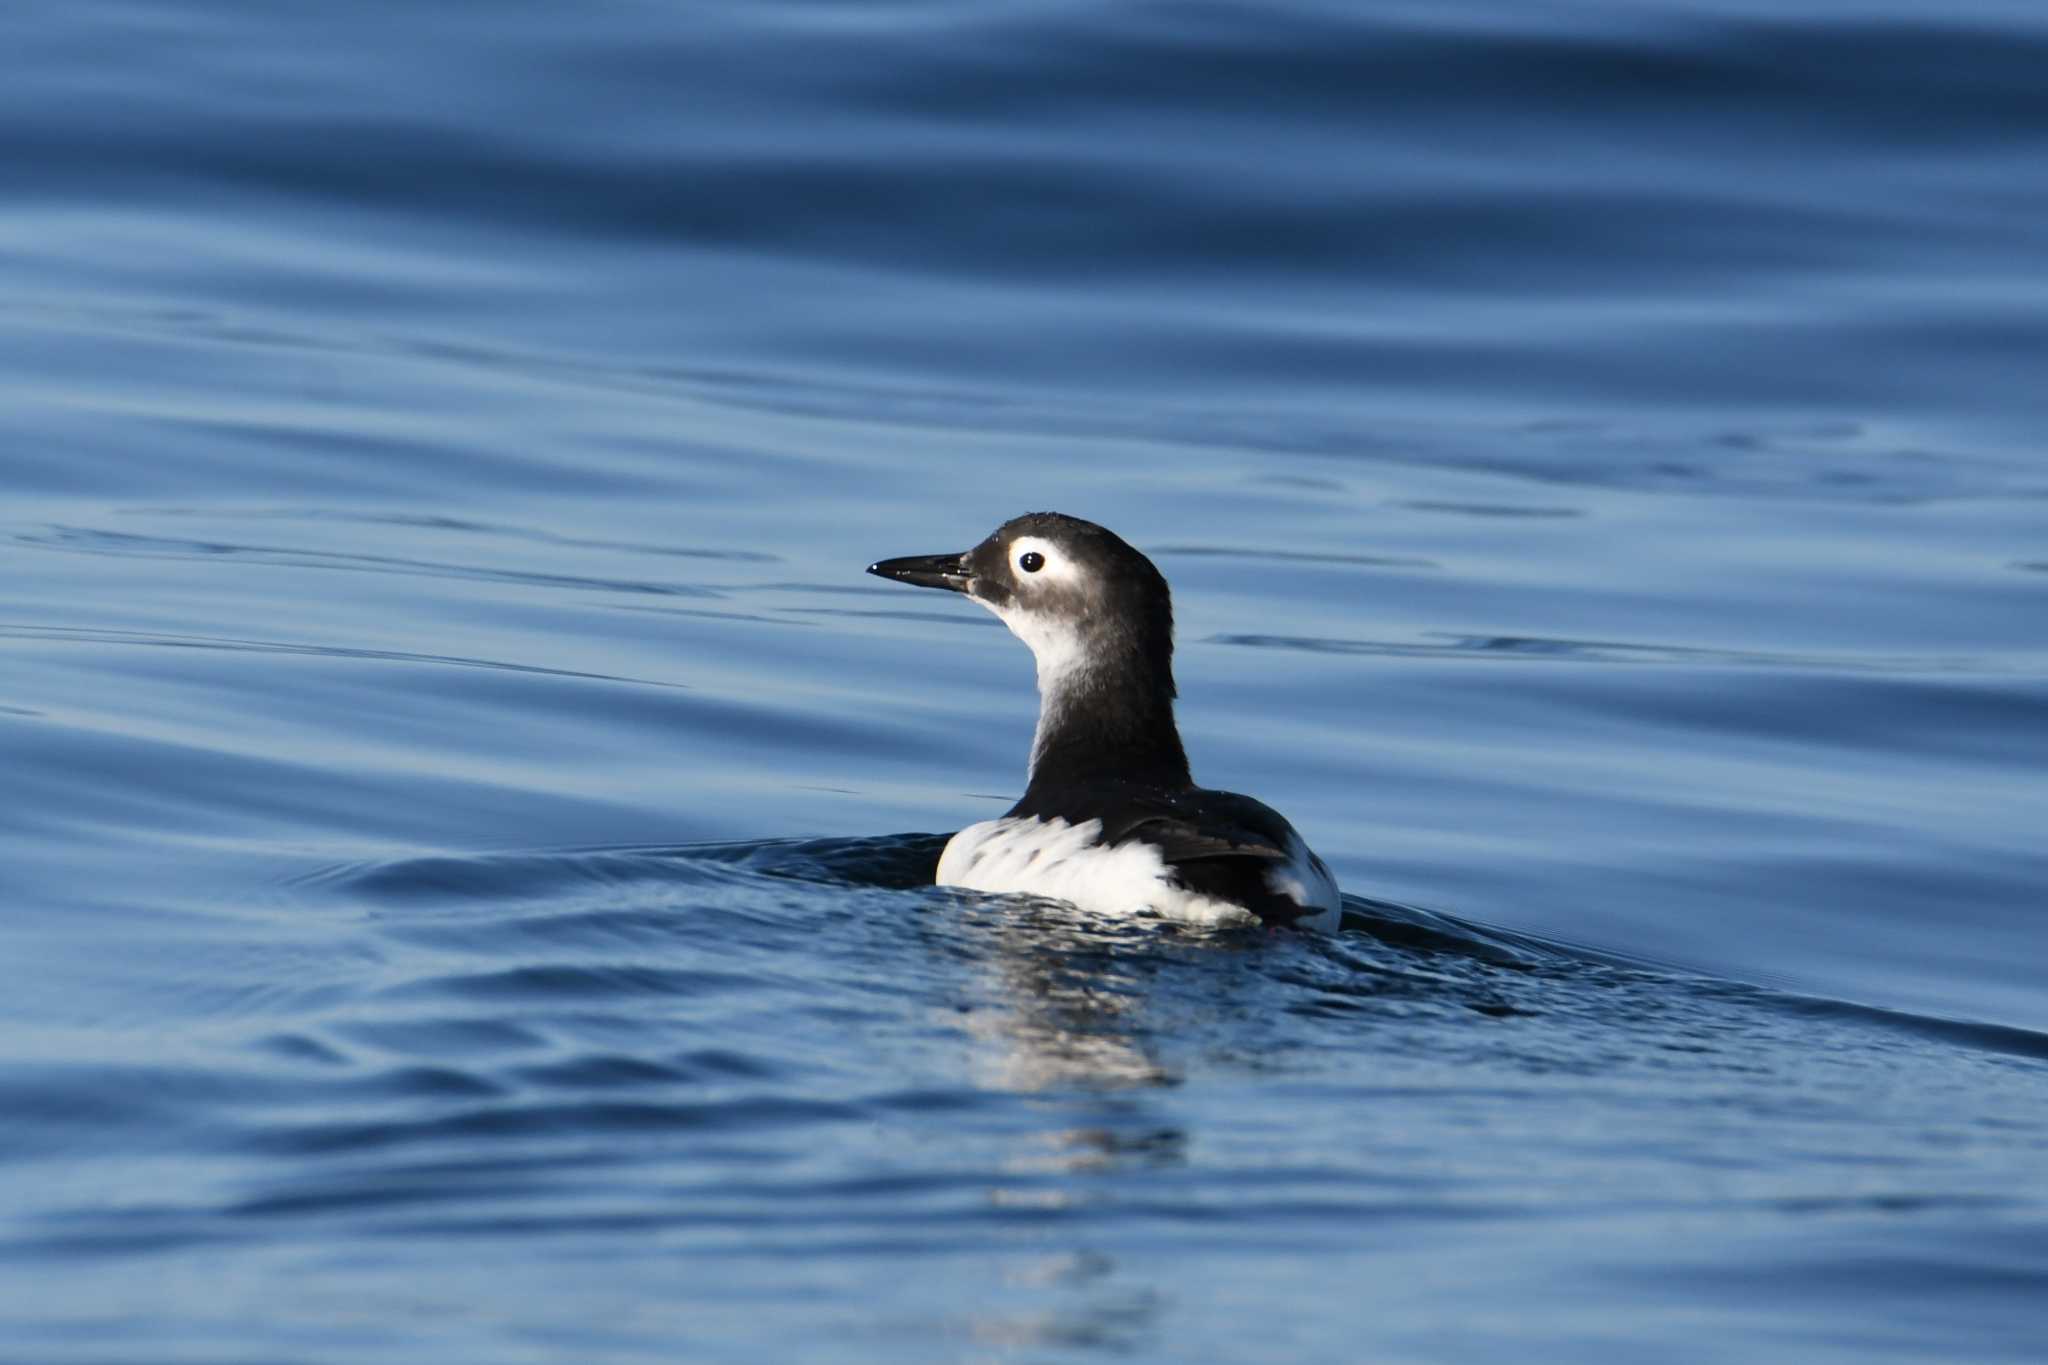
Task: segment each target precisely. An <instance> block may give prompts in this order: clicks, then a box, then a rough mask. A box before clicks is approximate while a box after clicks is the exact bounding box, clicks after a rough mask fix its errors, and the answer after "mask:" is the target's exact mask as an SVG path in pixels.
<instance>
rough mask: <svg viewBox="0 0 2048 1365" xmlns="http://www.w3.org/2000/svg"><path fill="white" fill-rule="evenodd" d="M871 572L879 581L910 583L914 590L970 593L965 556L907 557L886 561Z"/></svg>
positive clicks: (869, 569)
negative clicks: (924, 589) (927, 589)
mask: <svg viewBox="0 0 2048 1365" xmlns="http://www.w3.org/2000/svg"><path fill="white" fill-rule="evenodd" d="M868 572H869V573H871V574H874V575H875V576H876V577H878V578H893V579H895V580H896V581H897V582H898V583H908V584H910V585H912V586H913V587H919V588H944V589H946V590H947V591H948V592H966V591H967V577H968V575H967V556H966V555H905V556H904V557H903V558H901V559H885V560H883V561H882V562H881V563H879V564H870V565H868Z"/></svg>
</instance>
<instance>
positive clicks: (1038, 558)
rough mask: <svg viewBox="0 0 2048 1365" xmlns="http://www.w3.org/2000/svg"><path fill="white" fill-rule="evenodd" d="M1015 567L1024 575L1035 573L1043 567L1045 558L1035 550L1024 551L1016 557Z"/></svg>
mask: <svg viewBox="0 0 2048 1365" xmlns="http://www.w3.org/2000/svg"><path fill="white" fill-rule="evenodd" d="M1017 567H1018V568H1020V569H1022V570H1023V571H1024V572H1025V573H1037V572H1038V571H1039V570H1040V569H1042V568H1044V567H1045V556H1044V555H1042V554H1040V553H1038V551H1036V550H1026V551H1025V552H1024V553H1023V554H1021V555H1018V556H1017Z"/></svg>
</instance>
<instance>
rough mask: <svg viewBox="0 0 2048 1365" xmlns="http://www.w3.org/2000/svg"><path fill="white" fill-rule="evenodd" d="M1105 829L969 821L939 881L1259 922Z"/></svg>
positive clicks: (1198, 920)
mask: <svg viewBox="0 0 2048 1365" xmlns="http://www.w3.org/2000/svg"><path fill="white" fill-rule="evenodd" d="M1101 833H1102V822H1101V821H1100V820H1084V821H1082V822H1081V823H1080V824H1078V825H1070V824H1068V823H1067V822H1066V821H1065V820H1058V819H1055V820H1039V819H1036V818H1025V819H1016V820H1009V819H1005V820H988V821H984V822H983V823H981V824H979V825H969V826H968V827H967V828H966V829H963V830H961V831H960V832H959V833H958V834H956V835H954V836H953V838H952V841H951V842H950V843H948V844H947V845H946V851H945V853H944V854H942V855H941V856H940V858H939V874H938V877H937V878H936V880H937V882H938V884H939V885H940V886H964V887H966V888H968V889H969V890H971V891H1020V892H1024V893H1026V894H1029V895H1033V896H1050V897H1052V898H1054V899H1056V900H1063V901H1071V902H1073V903H1074V904H1075V905H1078V906H1080V907H1081V908H1082V909H1083V910H1088V911H1092V912H1094V913H1096V914H1100V915H1136V914H1145V913H1147V912H1150V913H1153V914H1157V915H1162V916H1164V917H1166V918H1168V919H1177V920H1183V921H1185V922H1187V923H1190V924H1240V925H1241V924H1257V923H1258V917H1257V916H1255V915H1253V914H1252V913H1251V912H1250V911H1249V910H1246V909H1244V908H1243V907H1242V906H1237V905H1232V904H1230V903H1229V902H1228V901H1220V900H1216V899H1214V898H1213V897H1210V896H1198V895H1194V894H1192V893H1190V892H1187V891H1184V890H1182V889H1181V888H1179V887H1177V886H1172V885H1169V884H1168V883H1167V881H1166V875H1165V874H1166V864H1165V862H1164V861H1162V860H1161V858H1160V857H1159V853H1158V850H1156V849H1154V848H1153V847H1152V846H1151V845H1149V844H1147V843H1145V842H1144V841H1143V840H1136V839H1134V840H1132V841H1130V842H1129V843H1126V844H1123V845H1121V846H1119V847H1117V848H1104V847H1102V846H1101V845H1100V844H1098V843H1097V842H1096V840H1097V838H1098V837H1099V836H1100V835H1101ZM1331 889H1332V891H1334V890H1335V888H1334V887H1332V888H1331ZM1304 903H1306V902H1304Z"/></svg>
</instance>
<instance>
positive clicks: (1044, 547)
mask: <svg viewBox="0 0 2048 1365" xmlns="http://www.w3.org/2000/svg"><path fill="white" fill-rule="evenodd" d="M1009 554H1010V572H1011V573H1012V574H1014V575H1015V576H1016V579H1017V583H1018V585H1019V586H1024V585H1027V584H1029V583H1030V582H1031V581H1032V580H1034V579H1037V580H1044V581H1050V582H1055V583H1071V582H1073V581H1074V579H1075V576H1076V575H1075V571H1074V561H1073V560H1071V559H1069V558H1067V557H1066V556H1065V555H1064V554H1061V553H1060V551H1059V549H1058V547H1057V546H1055V545H1054V544H1053V543H1052V542H1051V541H1049V540H1043V539H1040V538H1039V537H1037V536H1018V537H1017V538H1016V539H1015V540H1013V541H1011V542H1010V549H1009Z"/></svg>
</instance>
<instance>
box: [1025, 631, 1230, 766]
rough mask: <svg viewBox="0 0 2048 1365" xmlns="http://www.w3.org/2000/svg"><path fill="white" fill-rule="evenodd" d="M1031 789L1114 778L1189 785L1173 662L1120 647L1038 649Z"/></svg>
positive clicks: (1108, 643)
mask: <svg viewBox="0 0 2048 1365" xmlns="http://www.w3.org/2000/svg"><path fill="white" fill-rule="evenodd" d="M1035 653H1036V654H1037V657H1038V733H1037V734H1036V735H1035V736H1034V737H1033V739H1032V742H1031V781H1030V785H1031V786H1032V787H1039V786H1042V785H1046V784H1050V783H1071V782H1087V781H1091V780H1099V779H1103V778H1117V779H1122V780H1128V781H1133V782H1140V783H1144V784H1146V785H1157V786H1161V787H1168V788H1173V787H1185V786H1188V785H1190V782H1191V778H1190V777H1189V774H1188V757H1187V751H1186V750H1185V749H1183V748H1182V747H1181V742H1180V730H1179V728H1178V727H1177V726H1176V725H1175V724H1174V720H1173V697H1174V688H1173V660H1172V655H1171V654H1170V653H1165V652H1162V651H1160V650H1157V649H1154V650H1150V651H1148V650H1145V649H1142V648H1140V647H1139V646H1138V644H1137V642H1135V641H1132V640H1128V639H1123V640H1115V639H1111V640H1103V639H1095V640H1087V641H1078V640H1077V641H1075V642H1074V647H1072V648H1067V649H1060V648H1053V649H1039V650H1036V651H1035Z"/></svg>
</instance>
